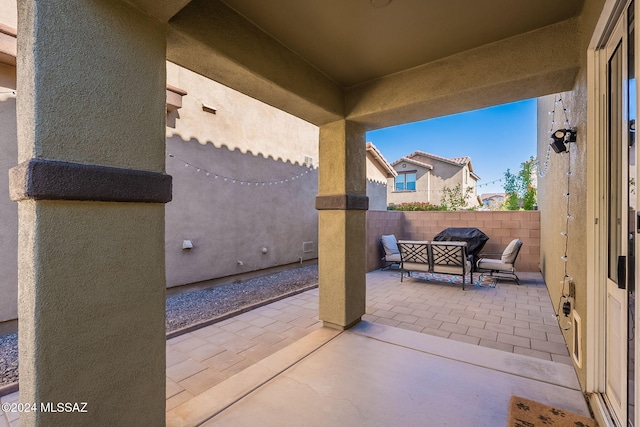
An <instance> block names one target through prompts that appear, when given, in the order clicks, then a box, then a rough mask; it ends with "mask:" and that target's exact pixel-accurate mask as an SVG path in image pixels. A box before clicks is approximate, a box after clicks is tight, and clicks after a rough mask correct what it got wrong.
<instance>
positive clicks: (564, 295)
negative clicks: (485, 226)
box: [538, 95, 573, 331]
mask: <svg viewBox="0 0 640 427" xmlns="http://www.w3.org/2000/svg"><path fill="white" fill-rule="evenodd" d="M553 105H554V107H553V110H552V111H549V115H550V116H551V127H550V128H549V134H552V133H553V132H554V129H553V128H554V125H555V123H556V108H557V107H558V106H559V107H560V108H561V109H562V113H563V114H564V126H565V127H566V128H571V124H570V122H569V117H568V115H567V112H568V110H567V108H566V107H565V105H564V101H563V100H562V97H559V96H558V95H556V96H555V98H554V102H553ZM550 153H551V143H549V145H548V146H547V153H546V155H545V161H544V166H543V167H542V168H540V167H538V175H539V176H540V177H542V178H544V176H545V175H546V174H547V172H548V170H549V161H550V159H551V154H550ZM560 154H561V155H562V154H563V153H560ZM538 166H539V165H538ZM572 175H573V172H572V171H571V150H570V149H569V150H568V155H567V172H566V177H567V189H566V191H565V192H564V193H563V194H562V195H563V196H564V197H565V198H566V200H567V203H566V217H565V229H564V230H563V231H562V232H560V235H561V236H562V237H564V253H563V255H562V256H561V257H560V259H561V260H562V262H563V263H564V277H563V279H562V292H561V295H560V299H559V300H558V308H557V310H556V313H555V315H556V318H557V319H558V323H560V320H559V319H560V311H561V310H562V306H563V302H564V303H565V304H566V303H569V298H570V297H571V295H567V293H566V288H567V283H568V282H570V281H572V280H573V279H572V278H571V276H570V275H569V274H568V265H569V224H570V221H572V220H573V215H571V210H570V209H571V196H570V195H571V191H570V189H571V176H572ZM560 329H562V330H563V331H568V330H569V329H571V321H569V322H568V324H567V326H566V327H562V326H561V325H560Z"/></svg>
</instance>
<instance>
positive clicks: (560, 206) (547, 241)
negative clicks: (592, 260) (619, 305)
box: [538, 73, 590, 384]
mask: <svg viewBox="0 0 640 427" xmlns="http://www.w3.org/2000/svg"><path fill="white" fill-rule="evenodd" d="M581 77H582V78H581V79H579V80H578V81H577V83H576V87H575V90H574V91H572V92H565V93H562V94H559V96H562V99H563V101H564V103H565V106H567V108H569V109H570V110H571V112H570V114H569V116H570V117H569V120H570V123H571V125H572V126H576V127H577V128H578V138H577V143H576V144H570V145H569V148H570V150H571V156H569V155H567V154H564V155H559V154H556V153H555V152H553V151H552V152H551V157H550V162H549V168H548V170H547V173H546V174H545V176H544V177H542V178H539V179H538V206H539V209H540V212H541V216H540V221H541V236H540V246H541V249H542V250H541V253H540V265H541V271H542V274H543V277H544V279H545V282H546V283H547V287H548V289H549V295H550V296H551V300H552V301H553V303H554V307H555V306H557V303H558V300H559V299H560V296H561V293H562V286H561V281H562V280H563V277H564V268H565V263H564V261H563V260H562V259H561V257H562V256H563V255H564V251H565V241H564V238H563V237H562V236H561V235H560V233H561V232H563V231H565V229H566V226H565V221H566V207H567V199H566V197H565V196H564V193H565V192H566V191H567V186H566V182H567V176H566V173H567V171H568V170H569V167H570V168H571V172H572V176H571V180H570V182H571V184H570V185H571V188H570V189H569V193H570V197H571V199H570V206H571V209H570V214H571V215H572V216H573V220H571V221H569V228H568V230H567V231H568V235H569V237H568V238H569V242H568V243H569V245H568V261H567V266H566V267H567V274H568V275H569V276H571V277H573V279H574V281H575V284H576V298H575V303H574V308H575V310H576V311H577V312H578V314H579V315H580V317H581V319H582V322H583V328H582V331H583V337H582V342H583V345H586V330H587V327H588V324H589V321H590V320H589V319H588V317H587V274H586V273H587V251H585V250H584V248H586V247H587V236H586V221H587V218H586V214H587V209H586V206H587V191H586V190H587V168H586V164H587V163H586V162H587V150H586V118H587V115H586V114H587V111H586V104H587V88H586V73H584V74H583V75H581ZM553 108H554V96H553V95H550V96H547V97H542V98H539V99H538V158H541V159H544V158H545V156H546V151H547V146H548V145H549V134H548V131H549V127H550V120H551V119H550V118H549V114H548V112H549V111H552V110H553ZM554 129H555V128H554ZM569 159H571V162H570V163H569ZM564 291H565V293H568V291H569V289H568V288H567V289H565V290H564ZM563 321H564V322H565V323H566V319H563ZM572 333H573V332H572V331H565V340H566V341H567V343H568V344H569V345H571V343H572V335H571V334H572ZM582 354H583V355H586V348H583V349H582ZM587 363H589V362H588V361H587ZM584 365H585V364H584V363H583V366H584ZM578 376H579V378H580V381H581V382H582V384H584V382H585V379H586V374H585V372H584V369H578Z"/></svg>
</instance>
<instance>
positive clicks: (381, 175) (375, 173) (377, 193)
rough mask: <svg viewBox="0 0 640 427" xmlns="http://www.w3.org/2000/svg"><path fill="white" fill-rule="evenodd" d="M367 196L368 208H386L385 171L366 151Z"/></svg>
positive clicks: (378, 209)
mask: <svg viewBox="0 0 640 427" xmlns="http://www.w3.org/2000/svg"><path fill="white" fill-rule="evenodd" d="M367 197H368V198H369V210H373V211H384V210H387V171H386V170H385V169H384V168H383V167H382V165H381V164H380V162H379V161H377V160H376V159H375V157H374V156H373V155H372V154H371V153H370V152H369V151H367Z"/></svg>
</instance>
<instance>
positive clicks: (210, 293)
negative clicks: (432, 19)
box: [0, 265, 318, 388]
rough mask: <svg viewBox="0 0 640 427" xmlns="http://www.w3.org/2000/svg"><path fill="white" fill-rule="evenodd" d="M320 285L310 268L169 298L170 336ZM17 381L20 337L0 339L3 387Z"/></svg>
mask: <svg viewBox="0 0 640 427" xmlns="http://www.w3.org/2000/svg"><path fill="white" fill-rule="evenodd" d="M317 284H318V266H317V265H311V266H306V267H300V268H295V269H292V270H286V271H281V272H278V273H274V274H270V275H268V276H262V277H256V278H253V279H249V280H246V281H244V282H240V283H231V284H228V285H222V286H217V287H214V288H210V289H202V290H198V291H192V292H185V293H182V294H178V295H173V296H171V297H169V298H167V318H166V326H167V333H171V332H175V331H177V330H179V329H183V328H187V327H189V326H192V325H196V324H199V323H203V322H207V321H209V322H213V321H215V319H219V318H220V319H221V318H224V316H225V315H229V314H231V313H237V312H241V311H242V310H244V309H249V308H253V307H257V306H259V305H261V304H267V303H269V302H270V301H274V300H276V299H279V298H282V297H283V296H287V295H291V294H294V293H297V292H301V291H303V290H306V289H309V288H311V287H314V286H317ZM16 381H18V334H8V335H1V336H0V388H2V387H3V386H6V385H8V384H11V383H14V382H16Z"/></svg>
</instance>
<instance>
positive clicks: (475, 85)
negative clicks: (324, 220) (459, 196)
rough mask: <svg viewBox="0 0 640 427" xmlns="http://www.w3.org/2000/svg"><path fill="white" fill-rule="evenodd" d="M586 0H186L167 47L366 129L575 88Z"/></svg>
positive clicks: (185, 61) (277, 101) (296, 107)
mask: <svg viewBox="0 0 640 427" xmlns="http://www.w3.org/2000/svg"><path fill="white" fill-rule="evenodd" d="M584 2H585V0H563V1H562V2H557V1H556V0H536V1H531V0H526V1H513V0H484V1H482V2H479V1H472V0H450V1H424V0H391V1H389V0H348V1H347V0H305V1H300V0H270V1H258V0H193V1H191V2H190V3H189V4H188V5H186V6H185V7H184V8H183V9H182V10H181V11H180V12H178V13H177V14H176V15H175V16H174V17H173V18H172V19H171V20H170V21H169V34H168V46H167V58H168V59H169V60H170V61H173V62H176V63H178V64H180V65H182V66H185V67H187V68H189V69H192V70H193V71H196V72H198V73H200V74H203V75H205V76H207V77H209V78H211V79H213V80H216V81H218V82H220V83H222V84H225V85H227V86H229V87H232V88H234V89H236V90H239V91H241V92H243V93H246V94H248V95H250V96H252V97H254V98H256V99H259V100H262V101H264V102H266V103H268V104H271V105H274V106H276V107H278V108H281V109H283V110H284V111H288V112H290V113H292V114H294V115H297V116H298V117H302V118H304V119H305V120H308V121H310V122H312V123H315V124H318V125H322V124H325V123H329V122H331V121H335V120H339V119H342V118H345V117H347V118H348V119H351V120H355V121H359V122H361V123H363V124H364V125H365V126H366V127H367V128H369V129H370V128H376V127H382V126H389V125H393V124H399V123H406V122H408V121H412V120H420V119H424V118H429V117H434V116H436V115H442V114H451V113H455V112H460V111H464V110H469V109H473V108H481V107H485V106H489V105H495V104H498V103H503V102H510V101H515V100H518V99H524V98H527V97H536V96H541V95H545V94H549V93H554V92H560V91H563V90H570V89H571V88H572V85H573V81H574V79H575V76H576V73H577V70H578V69H579V47H580V44H579V33H580V22H579V21H580V20H579V19H574V18H576V17H577V16H578V15H579V14H580V13H581V11H582V9H583V6H584ZM386 3H388V4H386ZM385 4H386V5H385ZM381 5H383V7H378V6H381ZM478 89H480V90H478ZM453 96H455V97H457V98H459V99H458V100H457V101H455V102H451V99H450V97H453ZM465 98H466V99H465ZM388 113H390V114H388Z"/></svg>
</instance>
